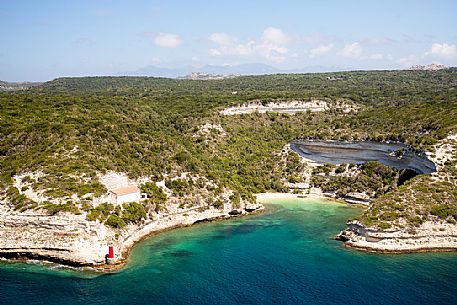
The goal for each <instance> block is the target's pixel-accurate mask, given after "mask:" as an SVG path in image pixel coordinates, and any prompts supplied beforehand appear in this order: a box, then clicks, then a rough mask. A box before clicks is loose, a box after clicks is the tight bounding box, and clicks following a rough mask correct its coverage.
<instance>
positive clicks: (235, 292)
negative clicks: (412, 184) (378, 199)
mask: <svg viewBox="0 0 457 305" xmlns="http://www.w3.org/2000/svg"><path fill="white" fill-rule="evenodd" d="M362 212H363V210H361V209H359V208H356V207H353V206H348V205H345V204H339V203H335V202H329V201H322V200H317V199H286V200H280V199H276V200H274V204H268V205H267V210H266V211H265V212H264V213H261V214H258V215H252V216H247V217H243V218H236V219H232V220H227V221H219V222H213V223H204V224H198V225H195V226H192V227H188V228H181V229H177V230H173V231H169V232H164V233H162V234H159V235H156V236H153V237H151V238H149V239H147V240H145V241H143V242H141V243H139V244H138V245H137V246H136V247H135V248H134V250H133V252H132V254H131V257H130V261H129V263H128V264H127V266H126V267H125V268H124V269H123V270H122V271H121V272H118V273H115V274H107V275H94V274H90V273H81V272H77V271H72V270H67V269H61V268H55V267H50V266H49V265H33V264H25V263H14V264H11V263H1V262H0V303H1V304H351V303H352V304H455V300H456V297H457V254H456V253H419V254H405V255H385V254H369V253H363V252H357V251H355V250H351V249H346V248H344V247H342V244H341V243H340V242H338V241H334V240H332V239H331V238H332V236H334V235H335V234H336V233H338V232H339V231H340V230H341V229H342V228H344V224H345V222H346V219H347V218H350V217H354V216H356V215H359V214H360V213H362Z"/></svg>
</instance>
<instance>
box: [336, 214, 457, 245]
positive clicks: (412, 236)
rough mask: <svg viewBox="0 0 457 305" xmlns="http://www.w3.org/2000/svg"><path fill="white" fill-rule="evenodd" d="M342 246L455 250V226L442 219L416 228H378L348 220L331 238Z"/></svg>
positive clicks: (456, 234) (456, 240)
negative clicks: (341, 229)
mask: <svg viewBox="0 0 457 305" xmlns="http://www.w3.org/2000/svg"><path fill="white" fill-rule="evenodd" d="M335 238H336V239H337V240H341V241H343V242H344V243H345V245H346V246H348V247H352V248H357V249H360V250H365V251H370V252H385V253H408V252H425V251H457V227H456V226H455V225H454V224H449V223H446V222H431V221H428V222H425V223H423V224H422V225H421V226H419V227H415V228H405V229H395V230H378V229H375V228H370V227H367V226H364V225H363V224H362V223H360V222H358V221H349V222H348V223H347V229H346V230H344V231H342V232H340V234H338V235H337V236H336V237H335Z"/></svg>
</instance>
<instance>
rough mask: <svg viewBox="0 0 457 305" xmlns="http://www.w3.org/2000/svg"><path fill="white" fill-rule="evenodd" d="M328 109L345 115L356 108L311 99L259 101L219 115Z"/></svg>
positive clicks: (349, 103)
mask: <svg viewBox="0 0 457 305" xmlns="http://www.w3.org/2000/svg"><path fill="white" fill-rule="evenodd" d="M329 109H340V110H342V111H343V112H345V113H348V112H351V111H357V110H358V106H356V105H355V104H354V103H351V102H348V101H337V102H332V103H329V102H327V101H323V100H318V99H311V100H308V101H302V100H287V101H281V100H278V101H274V102H269V103H267V104H263V103H262V102H261V101H258V100H256V101H252V102H250V103H248V104H243V105H240V106H235V107H229V108H226V109H224V110H222V111H221V112H220V113H221V114H223V115H238V114H250V113H256V112H258V113H266V112H276V113H288V114H295V113H298V112H307V111H310V112H322V111H326V110H329Z"/></svg>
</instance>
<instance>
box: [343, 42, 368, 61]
mask: <svg viewBox="0 0 457 305" xmlns="http://www.w3.org/2000/svg"><path fill="white" fill-rule="evenodd" d="M362 52H363V49H362V47H361V46H360V44H359V43H358V42H354V43H351V44H347V45H345V46H344V48H343V49H342V50H341V55H343V56H344V57H349V58H354V59H357V58H360V57H361V56H362Z"/></svg>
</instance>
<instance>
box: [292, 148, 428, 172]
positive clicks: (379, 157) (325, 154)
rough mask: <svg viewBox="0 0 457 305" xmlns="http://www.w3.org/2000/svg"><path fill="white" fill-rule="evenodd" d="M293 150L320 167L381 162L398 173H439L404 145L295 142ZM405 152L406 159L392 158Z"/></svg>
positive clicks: (422, 155)
mask: <svg viewBox="0 0 457 305" xmlns="http://www.w3.org/2000/svg"><path fill="white" fill-rule="evenodd" d="M290 147H291V148H292V149H293V150H294V151H295V152H297V153H298V154H300V155H301V156H303V157H305V158H308V159H310V160H313V161H315V162H318V163H326V162H329V163H333V164H342V163H356V164H361V163H365V162H368V161H379V162H381V163H383V164H385V165H388V166H392V167H395V168H398V169H409V170H412V171H414V172H416V173H418V174H429V173H433V172H436V166H435V164H434V163H433V162H432V161H431V160H429V159H428V158H427V157H426V156H425V155H424V154H423V153H417V152H415V151H412V150H411V149H409V148H408V146H406V145H405V144H403V143H381V142H371V141H352V142H345V141H294V142H292V143H291V144H290ZM398 149H404V152H405V153H404V155H403V156H402V157H401V158H397V157H395V156H393V155H392V153H393V152H395V151H396V150H398Z"/></svg>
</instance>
